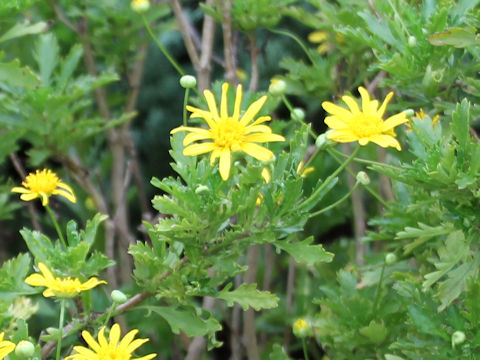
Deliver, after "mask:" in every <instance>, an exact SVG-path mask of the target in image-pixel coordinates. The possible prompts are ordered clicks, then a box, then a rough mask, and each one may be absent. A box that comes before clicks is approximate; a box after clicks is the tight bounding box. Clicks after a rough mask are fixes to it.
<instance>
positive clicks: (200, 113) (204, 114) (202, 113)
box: [185, 105, 217, 128]
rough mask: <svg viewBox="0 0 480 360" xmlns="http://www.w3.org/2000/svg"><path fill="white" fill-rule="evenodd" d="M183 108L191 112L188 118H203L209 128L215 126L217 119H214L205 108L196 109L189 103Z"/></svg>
mask: <svg viewBox="0 0 480 360" xmlns="http://www.w3.org/2000/svg"><path fill="white" fill-rule="evenodd" d="M185 108H186V109H187V110H188V111H191V112H192V114H191V115H190V119H195V118H200V119H204V120H205V121H206V122H207V124H208V126H209V127H210V128H212V127H214V126H215V123H216V121H217V119H214V118H213V115H212V114H211V113H210V112H208V111H206V110H202V109H198V108H196V107H193V106H190V105H187V106H186V107H185Z"/></svg>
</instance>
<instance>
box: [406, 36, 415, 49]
mask: <svg viewBox="0 0 480 360" xmlns="http://www.w3.org/2000/svg"><path fill="white" fill-rule="evenodd" d="M415 45H417V38H416V37H415V36H409V37H408V46H410V47H414V46H415Z"/></svg>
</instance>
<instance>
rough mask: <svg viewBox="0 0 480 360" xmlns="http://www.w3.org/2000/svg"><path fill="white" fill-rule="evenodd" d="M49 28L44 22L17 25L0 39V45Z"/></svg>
mask: <svg viewBox="0 0 480 360" xmlns="http://www.w3.org/2000/svg"><path fill="white" fill-rule="evenodd" d="M47 28H48V24H47V23H46V22H44V21H40V22H38V23H35V24H33V25H30V23H28V22H25V23H17V24H15V26H14V27H12V28H11V29H10V30H8V31H7V32H6V33H5V34H3V35H2V36H1V37H0V43H1V42H4V41H7V40H11V39H14V38H17V37H20V36H25V35H31V34H38V33H40V32H43V31H45V30H46V29H47Z"/></svg>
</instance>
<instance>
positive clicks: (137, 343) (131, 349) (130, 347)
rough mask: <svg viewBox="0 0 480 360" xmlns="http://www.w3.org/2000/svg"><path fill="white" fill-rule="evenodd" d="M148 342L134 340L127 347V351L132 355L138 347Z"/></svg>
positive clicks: (145, 340)
mask: <svg viewBox="0 0 480 360" xmlns="http://www.w3.org/2000/svg"><path fill="white" fill-rule="evenodd" d="M148 341H149V340H148V339H135V340H133V341H132V342H131V343H130V344H129V345H128V347H127V351H128V352H129V353H133V352H134V351H135V350H137V349H138V348H139V347H140V346H142V345H143V344H145V343H146V342H148Z"/></svg>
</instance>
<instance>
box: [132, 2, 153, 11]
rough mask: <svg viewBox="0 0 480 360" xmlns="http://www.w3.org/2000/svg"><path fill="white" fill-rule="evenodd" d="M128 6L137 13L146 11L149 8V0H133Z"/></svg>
mask: <svg viewBox="0 0 480 360" xmlns="http://www.w3.org/2000/svg"><path fill="white" fill-rule="evenodd" d="M130 7H131V8H132V10H133V11H135V12H138V13H144V12H147V11H148V9H150V1H149V0H133V1H132V3H131V4H130Z"/></svg>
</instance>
